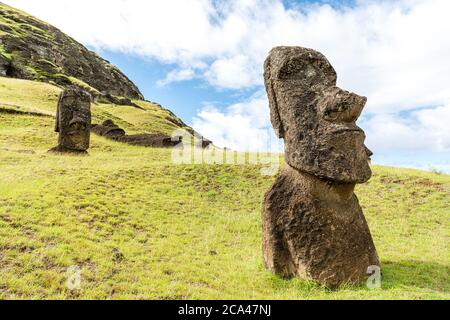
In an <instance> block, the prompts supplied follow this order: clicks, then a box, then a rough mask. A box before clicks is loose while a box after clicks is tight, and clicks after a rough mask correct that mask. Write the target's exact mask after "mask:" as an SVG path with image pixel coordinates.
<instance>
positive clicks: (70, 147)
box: [50, 86, 91, 154]
mask: <svg viewBox="0 0 450 320" xmlns="http://www.w3.org/2000/svg"><path fill="white" fill-rule="evenodd" d="M55 131H56V132H59V138H58V146H57V147H55V148H53V149H51V150H50V152H68V153H80V154H87V150H88V149H89V141H90V131H91V96H90V94H89V93H88V92H86V91H84V90H82V89H80V88H78V87H76V86H71V87H68V88H67V89H65V90H64V91H63V92H62V93H61V95H60V96H59V101H58V107H57V110H56V122H55Z"/></svg>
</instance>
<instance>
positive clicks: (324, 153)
mask: <svg viewBox="0 0 450 320" xmlns="http://www.w3.org/2000/svg"><path fill="white" fill-rule="evenodd" d="M264 79H265V84H266V90H267V93H268V97H269V103H270V111H271V120H272V124H273V127H274V129H275V131H276V133H277V135H278V137H279V138H283V139H284V141H285V149H286V161H287V163H288V164H289V165H290V166H291V167H293V168H295V169H297V170H300V171H303V172H306V173H309V174H312V175H315V176H317V177H319V178H322V179H327V180H331V181H335V182H339V183H364V182H366V181H368V180H369V179H370V177H371V175H372V172H371V170H370V166H369V161H370V156H371V155H372V153H371V152H370V150H369V149H367V147H366V146H365V145H364V141H365V134H364V132H363V131H362V130H361V129H360V128H359V127H358V126H357V125H356V120H357V119H358V117H359V116H360V115H361V112H362V110H363V108H364V106H365V104H366V102H367V99H366V98H365V97H361V96H358V95H356V94H354V93H350V92H347V91H344V90H342V89H340V88H338V87H336V81H337V75H336V71H335V70H334V68H333V67H332V66H331V64H330V63H329V62H328V60H327V59H326V58H325V56H324V55H322V54H321V53H319V52H317V51H314V50H312V49H306V48H302V47H276V48H274V49H272V51H271V52H270V55H269V57H268V58H267V60H266V62H265V66H264Z"/></svg>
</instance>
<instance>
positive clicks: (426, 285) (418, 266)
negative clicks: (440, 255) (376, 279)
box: [382, 260, 450, 292]
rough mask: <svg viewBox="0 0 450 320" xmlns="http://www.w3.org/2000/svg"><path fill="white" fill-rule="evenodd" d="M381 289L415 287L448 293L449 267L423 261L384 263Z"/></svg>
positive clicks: (449, 284) (449, 286)
mask: <svg viewBox="0 0 450 320" xmlns="http://www.w3.org/2000/svg"><path fill="white" fill-rule="evenodd" d="M382 273H383V280H382V281H383V288H384V289H391V288H401V287H415V288H422V289H429V290H434V291H439V292H449V291H450V283H449V279H450V265H443V264H439V263H435V262H424V261H414V260H407V261H385V262H383V264H382Z"/></svg>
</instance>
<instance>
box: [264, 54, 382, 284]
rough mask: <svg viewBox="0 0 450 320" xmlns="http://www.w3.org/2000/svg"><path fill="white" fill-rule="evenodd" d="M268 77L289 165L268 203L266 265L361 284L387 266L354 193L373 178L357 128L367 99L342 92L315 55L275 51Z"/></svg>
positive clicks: (275, 120) (279, 270)
mask: <svg viewBox="0 0 450 320" xmlns="http://www.w3.org/2000/svg"><path fill="white" fill-rule="evenodd" d="M264 78H265V84H266V90H267V93H268V97H269V103H270V111H271V120H272V124H273V127H274V129H275V131H276V133H277V135H278V136H279V138H282V139H284V142H285V151H286V162H287V164H286V167H285V169H284V170H283V171H282V172H281V173H280V175H279V176H278V178H277V180H276V182H275V183H274V185H273V186H272V187H271V189H270V190H269V191H268V192H267V194H266V196H265V200H264V208H263V253H264V262H265V265H266V267H267V268H268V269H269V270H270V271H272V272H274V273H276V274H278V275H280V276H282V277H287V278H289V277H300V278H303V279H308V280H314V281H316V282H319V283H321V284H323V285H325V286H327V287H330V288H335V287H338V286H340V285H342V284H357V283H360V282H361V281H363V280H364V279H366V278H367V272H368V268H369V267H371V268H373V266H377V267H379V265H380V262H379V259H378V255H377V252H376V249H375V245H374V243H373V240H372V236H371V234H370V231H369V227H368V225H367V222H366V219H365V218H364V215H363V212H362V209H361V207H360V205H359V202H358V199H357V197H356V195H355V194H354V189H355V185H356V184H357V183H364V182H367V181H368V180H369V179H370V177H371V175H372V172H371V169H370V166H369V161H370V157H371V156H372V153H371V152H370V150H369V149H367V147H366V146H365V145H364V141H365V134H364V132H363V131H362V130H361V129H360V128H359V127H358V126H357V125H356V120H357V119H358V117H359V116H360V115H361V112H362V110H363V108H364V106H365V104H366V102H367V99H366V98H365V97H361V96H358V95H356V94H354V93H350V92H347V91H344V90H342V89H340V88H338V87H336V80H337V75H336V71H335V70H334V69H333V67H332V66H331V64H330V63H329V62H328V60H327V59H326V58H325V56H323V55H322V54H321V53H319V52H317V51H314V50H311V49H306V48H301V47H276V48H274V49H272V51H271V52H270V55H269V57H268V58H267V60H266V62H265V66H264Z"/></svg>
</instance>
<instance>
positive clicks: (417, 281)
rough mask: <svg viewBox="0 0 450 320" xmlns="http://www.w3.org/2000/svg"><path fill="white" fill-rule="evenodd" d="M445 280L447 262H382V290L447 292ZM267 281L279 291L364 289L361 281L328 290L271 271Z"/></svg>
mask: <svg viewBox="0 0 450 320" xmlns="http://www.w3.org/2000/svg"><path fill="white" fill-rule="evenodd" d="M448 279H450V265H444V264H439V263H434V262H423V261H384V262H383V263H382V288H383V290H389V289H401V288H405V289H406V288H416V289H426V290H432V291H436V292H440V293H448V292H450V283H449V281H448ZM268 280H269V281H270V282H271V283H272V287H273V288H274V289H276V290H281V291H283V290H287V289H289V288H293V287H295V288H296V289H298V290H302V291H304V292H312V291H317V290H319V291H321V292H322V293H325V294H326V293H336V292H339V291H342V290H352V291H359V290H363V291H366V290H368V289H367V288H366V286H365V284H361V285H355V286H342V287H341V288H339V289H334V290H332V289H328V288H326V287H324V286H321V285H319V284H317V283H314V282H311V281H304V280H301V279H295V278H294V279H283V278H280V277H278V276H276V275H273V274H271V275H268Z"/></svg>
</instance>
